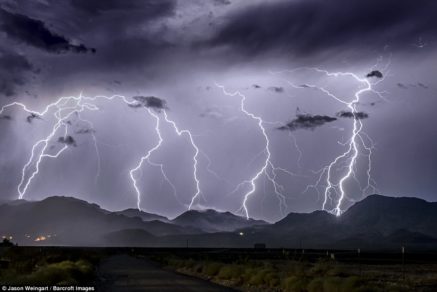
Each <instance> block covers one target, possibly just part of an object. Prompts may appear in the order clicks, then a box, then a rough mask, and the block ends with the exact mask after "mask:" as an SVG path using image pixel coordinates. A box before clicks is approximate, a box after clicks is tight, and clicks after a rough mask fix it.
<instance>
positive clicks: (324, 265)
mask: <svg viewBox="0 0 437 292" xmlns="http://www.w3.org/2000/svg"><path fill="white" fill-rule="evenodd" d="M332 268H333V267H332V263H331V262H330V261H328V260H319V261H318V262H317V263H315V264H314V266H313V267H312V268H311V269H310V273H311V274H312V275H316V276H324V275H326V274H327V273H328V272H329V271H330V270H331V269H332Z"/></svg>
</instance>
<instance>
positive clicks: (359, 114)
mask: <svg viewBox="0 0 437 292" xmlns="http://www.w3.org/2000/svg"><path fill="white" fill-rule="evenodd" d="M337 117H339V118H350V119H352V118H355V119H357V120H363V119H367V118H368V117H369V114H368V113H365V112H355V113H353V112H351V111H340V112H338V113H337Z"/></svg>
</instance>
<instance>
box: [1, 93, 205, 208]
mask: <svg viewBox="0 0 437 292" xmlns="http://www.w3.org/2000/svg"><path fill="white" fill-rule="evenodd" d="M99 99H105V100H108V101H112V100H114V99H120V100H122V101H123V102H124V103H125V104H127V105H129V106H132V107H137V105H138V102H137V101H136V100H128V99H127V98H126V97H124V96H121V95H114V96H110V97H107V96H95V97H84V96H82V94H81V95H79V96H78V97H74V96H71V97H61V98H59V99H58V100H56V101H55V102H53V103H50V104H49V105H47V106H46V108H45V109H44V110H43V111H40V112H38V111H35V110H31V109H29V108H28V107H27V105H25V104H24V103H21V102H13V103H10V104H7V105H4V106H3V107H2V108H1V109H0V115H2V114H3V113H4V112H5V111H6V110H7V109H8V108H11V107H15V106H16V107H20V108H21V109H22V110H24V111H25V112H26V113H28V114H30V115H32V116H35V117H45V116H48V115H49V114H50V113H53V117H54V118H55V123H54V125H53V127H52V128H51V130H50V133H49V134H48V135H47V136H46V137H45V138H43V139H40V140H38V141H37V142H36V143H35V144H34V145H33V146H32V150H31V155H30V157H29V159H28V160H27V162H26V164H25V165H24V166H23V168H22V171H21V179H20V182H19V184H18V187H17V191H18V198H19V199H23V198H24V196H25V195H26V193H27V192H28V189H29V186H30V185H31V183H32V181H33V180H34V178H35V177H36V176H37V175H38V174H39V172H40V165H41V163H42V161H43V160H44V158H58V157H59V156H60V155H61V154H62V153H63V152H64V151H66V150H67V149H68V146H69V145H67V144H64V145H63V146H62V147H61V149H59V150H58V151H56V153H50V151H49V150H50V147H49V145H50V143H51V142H53V141H54V137H55V135H56V134H57V133H58V132H59V131H63V137H64V138H66V137H67V135H68V133H69V125H70V123H69V122H68V119H69V118H71V117H72V116H73V115H74V114H76V115H77V118H78V120H80V121H81V122H83V123H86V124H87V125H88V126H89V127H90V130H89V131H88V132H89V133H91V134H92V138H93V141H94V147H95V150H96V155H97V173H96V177H95V182H96V183H97V180H98V177H99V175H100V168H101V158H100V152H99V149H98V146H97V137H96V135H95V134H94V125H93V124H92V123H91V122H90V121H88V120H86V119H83V118H82V117H81V115H80V113H82V112H83V111H85V110H88V111H98V110H100V109H99V107H98V106H97V105H96V104H95V102H96V101H97V100H99ZM146 110H147V113H148V114H149V115H150V116H151V117H152V118H153V119H154V120H155V122H156V123H155V133H156V135H157V137H158V142H157V144H156V145H155V146H154V147H153V148H151V149H150V150H148V151H147V152H146V154H145V155H144V156H142V157H141V158H140V159H139V161H138V163H137V164H136V165H135V167H134V168H132V169H130V170H129V176H130V179H131V181H132V186H133V189H134V191H135V194H136V198H137V208H138V209H139V210H141V197H142V194H141V191H140V188H139V186H138V179H137V172H138V171H140V170H141V167H142V166H143V164H144V162H147V163H148V164H149V165H151V166H156V167H159V168H160V170H161V174H162V176H163V178H164V179H165V180H166V182H167V183H168V184H169V185H170V187H171V188H172V190H173V194H174V196H175V198H176V199H177V200H178V202H179V203H181V202H180V201H179V199H178V196H177V191H176V187H175V185H174V184H173V183H172V182H171V181H170V179H169V178H168V176H167V174H166V173H165V171H164V165H163V164H161V163H156V162H153V161H152V160H151V156H152V154H153V153H154V152H155V151H157V150H158V149H159V148H160V147H161V145H162V143H163V141H164V140H163V137H162V134H161V129H160V126H161V124H160V122H161V118H160V117H159V111H154V110H153V109H152V108H148V107H146ZM164 116H165V121H166V122H167V123H169V124H170V125H171V126H172V127H173V128H174V130H175V131H176V133H177V135H178V136H181V135H183V134H186V135H187V136H188V137H189V140H190V143H191V145H192V146H193V148H194V149H195V155H194V156H193V163H194V164H193V166H194V173H193V176H194V179H195V183H196V193H195V195H194V196H193V197H192V199H191V202H190V205H189V208H191V207H192V206H193V204H194V202H195V200H196V199H197V197H198V196H199V195H200V194H201V191H200V180H199V178H198V169H197V168H198V155H199V148H198V147H197V145H196V144H195V142H194V140H193V136H192V134H191V132H190V131H189V130H179V128H178V127H177V125H176V123H175V122H174V121H172V120H170V119H169V118H168V115H167V113H166V112H165V111H164ZM181 204H182V203H181Z"/></svg>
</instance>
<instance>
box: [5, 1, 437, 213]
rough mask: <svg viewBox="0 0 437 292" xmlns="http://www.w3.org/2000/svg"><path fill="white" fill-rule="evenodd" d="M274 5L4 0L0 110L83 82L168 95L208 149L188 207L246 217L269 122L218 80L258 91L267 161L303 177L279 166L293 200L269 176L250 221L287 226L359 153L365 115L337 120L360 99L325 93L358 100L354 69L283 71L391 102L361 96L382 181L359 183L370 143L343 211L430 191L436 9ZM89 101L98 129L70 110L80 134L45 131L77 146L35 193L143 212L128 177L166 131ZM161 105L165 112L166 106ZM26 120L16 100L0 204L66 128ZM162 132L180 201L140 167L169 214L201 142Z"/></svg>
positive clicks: (68, 91) (423, 4)
mask: <svg viewBox="0 0 437 292" xmlns="http://www.w3.org/2000/svg"><path fill="white" fill-rule="evenodd" d="M266 2H267V1H261V0H259V1H258V0H256V1H243V0H208V1H203V0H188V1H181V0H180V1H173V0H144V1H139V0H138V1H135V0H133V1H122V0H110V1H107V0H97V1H87V0H77V1H76V0H75V1H54V0H39V1H26V2H23V3H20V5H18V4H17V3H16V1H7V0H1V1H0V105H5V104H9V103H11V102H14V101H17V102H22V103H25V104H26V105H28V107H29V108H30V109H33V110H35V111H42V110H43V109H44V108H45V107H46V106H47V105H48V104H49V103H52V102H54V101H56V100H57V99H58V98H60V97H62V96H79V94H80V93H81V92H82V93H83V95H84V96H87V97H93V96H97V95H104V96H112V95H123V96H125V97H126V98H127V99H128V100H130V101H132V102H133V101H134V99H132V97H134V96H154V97H158V98H159V99H162V100H164V101H165V102H166V106H167V107H168V108H167V109H166V111H167V113H168V116H169V118H170V119H172V120H174V121H175V122H176V123H177V125H178V126H179V128H180V129H181V130H182V129H186V130H189V131H190V132H191V133H192V137H193V140H194V142H195V143H196V145H197V146H198V148H199V149H200V152H199V155H198V178H199V181H200V190H201V194H200V195H199V197H198V198H197V199H196V200H195V202H194V204H193V207H194V208H215V209H218V210H229V211H232V212H237V211H238V210H239V209H240V208H241V206H242V204H243V201H244V196H245V194H246V193H247V192H248V191H250V185H247V184H246V185H244V186H243V187H242V188H239V189H237V190H236V191H235V192H232V191H233V190H234V189H235V188H236V187H237V185H238V184H239V183H241V182H243V181H245V180H250V179H251V178H252V177H254V176H255V175H256V174H257V172H258V171H259V170H260V169H261V168H262V166H263V164H264V162H265V158H266V153H265V152H262V151H263V150H264V149H265V146H266V143H265V139H264V136H263V134H262V132H261V131H260V128H259V126H258V122H257V121H256V120H254V119H252V118H250V117H249V116H248V115H246V114H245V113H244V112H242V111H241V110H240V99H241V97H239V96H227V95H225V94H224V92H223V91H222V89H220V88H219V87H217V84H220V85H223V86H224V87H225V89H226V91H228V92H235V91H237V90H238V91H239V92H241V93H242V94H244V95H245V96H246V101H245V109H246V110H247V111H248V112H250V113H252V114H254V115H256V116H257V117H261V118H262V119H263V120H265V121H266V122H265V123H264V124H263V126H264V127H265V129H266V134H267V136H268V138H269V140H270V147H269V150H270V153H271V162H272V164H273V165H274V166H275V167H280V168H283V169H286V170H288V171H290V172H292V173H293V174H294V175H292V176H291V175H289V174H286V173H285V172H282V171H279V172H278V174H277V177H276V181H277V182H278V184H280V185H282V186H283V189H282V194H283V195H284V198H285V200H284V202H283V203H284V204H285V205H286V206H287V207H284V208H283V209H282V210H281V207H280V202H281V200H279V199H278V196H277V195H275V191H274V188H273V185H272V183H271V181H269V180H268V177H267V176H266V175H265V174H262V175H260V177H259V178H258V180H256V182H255V183H256V191H254V192H253V193H252V194H251V195H250V197H249V199H248V200H247V204H246V206H247V208H248V210H249V211H250V215H251V216H253V217H256V218H262V219H266V220H270V221H275V220H278V219H279V218H281V217H282V216H283V214H285V213H288V212H308V211H313V210H317V209H321V208H322V205H323V201H324V195H323V192H324V189H325V188H324V187H325V185H326V179H325V177H322V180H321V182H320V184H319V188H318V191H317V190H316V189H315V188H308V189H307V186H308V185H314V184H316V183H317V180H318V178H319V175H320V173H316V172H317V171H319V170H321V169H322V168H323V167H324V166H326V165H329V164H330V163H331V162H332V161H333V160H334V159H335V158H336V157H337V156H338V155H341V154H342V153H343V152H344V151H345V149H346V148H347V145H342V143H343V144H344V143H348V139H349V138H350V137H351V132H352V126H353V122H354V119H353V118H350V117H349V118H347V117H341V116H339V115H340V114H339V113H341V112H342V111H346V112H347V111H348V108H347V107H346V106H345V105H344V104H342V103H339V102H338V101H336V100H334V99H333V98H331V97H330V96H328V95H326V94H325V93H324V92H322V91H321V90H320V88H324V89H326V90H329V91H330V92H332V93H334V94H335V95H336V96H338V97H340V98H341V99H342V100H345V101H347V102H351V101H352V100H353V98H354V94H355V92H357V91H358V90H360V89H361V88H362V86H363V83H362V82H357V80H355V79H354V78H350V77H327V76H326V75H325V74H323V73H320V72H317V71H316V70H312V69H303V70H297V71H294V72H292V73H277V72H278V71H281V70H284V69H294V68H300V67H318V68H321V69H324V70H327V71H330V72H336V71H342V72H352V73H354V74H356V76H358V77H359V78H362V79H364V80H368V81H369V82H371V83H372V84H374V86H373V88H374V89H375V90H376V91H378V92H381V93H382V98H381V97H380V96H378V95H377V94H375V93H366V94H363V95H362V96H361V100H360V102H359V103H358V104H357V105H356V106H357V111H359V112H363V113H365V114H366V115H368V117H366V118H364V119H361V120H359V121H361V122H362V124H363V129H362V131H363V132H362V133H363V134H362V135H363V136H362V137H366V138H365V139H367V137H369V138H370V139H371V140H372V141H373V145H374V148H373V150H372V161H371V175H372V178H373V179H374V181H375V185H376V187H377V190H373V189H371V188H368V189H365V186H366V185H367V179H368V178H367V168H368V166H369V161H368V157H367V156H366V155H364V154H366V151H365V149H363V148H361V149H359V151H360V154H359V155H358V157H357V161H356V164H355V165H354V172H355V173H356V175H355V177H352V176H351V177H350V178H349V179H348V180H347V181H346V182H345V184H344V186H345V194H346V199H345V200H344V202H343V204H342V209H346V208H347V207H348V206H350V204H352V203H353V202H354V201H356V200H360V199H362V198H363V196H365V195H368V194H370V193H372V192H378V193H380V194H383V195H389V196H417V197H420V198H424V199H427V200H431V201H435V199H436V194H437V180H436V179H435V178H436V177H435V174H436V173H437V154H436V152H435V149H437V135H436V134H437V130H436V128H435V121H434V115H435V113H434V112H435V109H436V108H437V96H436V94H437V83H436V81H435V75H436V73H437V58H436V57H437V54H436V51H437V50H436V41H437V40H436V37H435V36H436V35H437V34H436V33H437V19H436V18H435V15H434V12H435V11H436V9H437V3H435V1H433V0H419V1H414V2H411V1H395V0H387V1H377V0H371V1H355V2H354V4H353V5H352V4H351V3H350V1H346V0H334V1H322V0H309V1H304V0H294V1H282V0H275V1H268V3H266ZM381 2H383V3H381ZM372 70H378V71H380V72H382V73H383V76H384V77H383V79H379V78H377V77H371V78H367V79H366V77H365V76H366V74H368V73H370V72H371V71H372ZM290 83H291V84H292V85H295V87H293V86H292V85H291V84H290ZM296 87H299V88H296ZM314 87H317V88H318V89H316V88H314ZM95 105H96V106H98V108H99V110H98V111H89V110H88V111H84V112H83V113H81V116H80V117H81V118H82V119H86V120H88V121H90V122H92V124H93V126H90V125H88V124H86V123H84V122H83V121H82V122H81V121H80V119H79V117H78V116H74V115H72V117H71V119H70V122H69V123H70V124H69V127H70V130H69V131H70V132H69V135H71V137H72V138H73V140H74V143H68V142H66V141H67V140H63V139H61V140H59V138H60V137H62V138H64V137H63V136H64V133H63V132H62V131H59V132H57V133H56V134H55V135H54V137H53V139H51V141H50V143H49V146H48V151H56V150H57V149H60V148H61V147H63V146H64V145H67V146H68V147H67V149H66V150H65V151H64V152H63V153H62V154H61V155H60V156H59V157H58V158H56V159H53V158H44V159H43V161H42V162H41V164H40V171H39V173H38V175H37V176H35V178H34V179H33V180H32V182H31V184H30V185H29V188H28V190H27V192H26V193H25V196H24V198H25V199H29V200H32V199H35V200H36V199H41V198H44V197H47V196H52V195H69V196H76V197H78V198H82V199H85V200H88V201H91V202H95V203H98V204H99V205H101V206H102V207H104V208H108V209H111V210H118V209H123V208H128V207H136V205H137V196H136V193H135V189H134V188H133V185H132V181H131V179H130V176H129V171H130V170H131V169H132V168H134V167H135V165H136V164H137V163H138V161H139V159H140V158H141V156H143V155H145V154H146V153H147V151H148V150H150V149H151V148H152V147H154V146H155V145H156V143H157V142H158V136H157V135H156V133H155V129H154V127H155V120H154V118H153V116H151V115H150V114H148V112H147V110H146V108H144V107H138V108H134V107H129V106H127V105H126V104H125V103H123V102H122V101H121V100H117V99H114V100H112V101H108V100H105V99H104V98H103V99H98V100H97V101H96V102H95ZM149 109H152V110H153V111H154V112H155V113H156V114H157V115H158V116H159V117H160V118H161V119H163V117H164V116H163V112H161V113H158V111H155V110H156V108H154V107H153V106H152V107H149ZM28 116H29V114H28V113H26V112H24V111H23V110H21V109H20V108H19V107H11V108H8V109H7V110H5V111H4V112H3V114H2V115H0V134H1V139H0V151H1V152H0V196H1V198H3V199H15V198H18V195H19V194H18V191H17V186H18V184H19V183H20V179H21V175H22V168H23V166H24V165H25V164H26V162H28V160H29V158H30V155H31V150H32V146H33V145H34V144H35V143H36V142H37V141H38V140H39V139H41V138H45V137H47V135H48V134H49V133H50V131H51V129H52V127H53V125H54V123H55V119H54V116H53V115H52V113H51V114H47V115H45V116H43V117H40V118H33V119H32V118H30V119H27V117H28ZM299 117H300V118H299ZM28 120H29V121H30V122H28ZM320 121H322V122H320ZM270 122H273V123H270ZM287 124H288V125H289V127H288V128H287V129H285V130H280V129H278V128H280V127H281V126H285V125H287ZM290 125H291V127H290ZM87 129H88V131H86V130H87ZM91 130H92V131H91ZM161 131H162V138H163V143H162V145H161V147H160V148H159V149H158V150H156V151H155V152H153V154H152V155H151V161H153V162H154V163H157V164H162V165H163V169H164V171H165V172H166V174H167V176H168V178H169V180H170V181H171V183H172V184H173V185H174V186H175V189H176V191H177V194H176V195H175V194H174V193H173V189H172V187H171V185H170V184H168V183H167V182H166V181H165V180H163V176H162V174H161V170H160V168H159V167H156V166H152V165H149V164H147V163H145V164H144V165H143V166H142V167H141V169H140V171H139V172H138V173H137V182H138V187H139V189H140V191H141V205H140V206H141V208H142V209H143V210H145V211H148V212H154V213H160V214H163V215H166V216H170V217H174V216H176V215H178V214H180V213H181V212H184V211H185V210H187V208H188V205H189V204H190V201H191V199H192V196H193V195H194V194H195V193H196V186H195V180H194V178H193V155H194V149H193V147H192V146H191V144H190V142H189V140H188V139H187V136H184V135H182V136H181V137H179V136H178V135H177V134H176V133H175V131H174V129H173V128H172V127H171V125H170V124H168V123H167V124H166V123H164V122H162V128H161ZM92 134H94V135H95V138H96V144H97V148H98V151H99V155H97V154H96V149H95V144H94V140H93V135H92ZM369 141H370V140H369ZM70 142H71V141H70ZM296 146H297V147H298V148H299V149H297V147H296ZM50 147H51V148H50ZM98 157H100V162H99V160H98ZM347 162H348V160H347V159H346V160H345V162H344V163H343V164H340V165H337V166H336V167H335V170H334V171H333V173H332V176H333V178H332V179H333V180H334V181H338V180H339V179H340V178H341V177H342V176H344V175H345V173H346V171H347V168H346V166H347ZM34 165H35V164H34V162H32V163H31V165H30V170H32V167H33V166H34ZM99 166H100V173H99V175H97V168H98V167H99ZM141 173H142V175H140V174H141ZM26 175H28V173H26ZM271 175H272V173H270V176H271ZM363 189H365V190H364V191H363ZM175 196H176V197H175ZM337 200H338V194H332V201H329V202H328V206H327V207H328V209H332V208H333V207H334V206H335V204H336V202H337ZM284 204H283V205H284ZM240 211H242V210H241V209H240ZM241 214H243V213H241Z"/></svg>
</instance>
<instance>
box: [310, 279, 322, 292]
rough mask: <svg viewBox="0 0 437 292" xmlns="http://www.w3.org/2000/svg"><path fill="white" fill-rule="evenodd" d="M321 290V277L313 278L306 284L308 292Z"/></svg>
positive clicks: (319, 291)
mask: <svg viewBox="0 0 437 292" xmlns="http://www.w3.org/2000/svg"><path fill="white" fill-rule="evenodd" d="M321 291H323V278H314V279H312V280H311V282H310V283H309V284H308V292H321Z"/></svg>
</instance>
